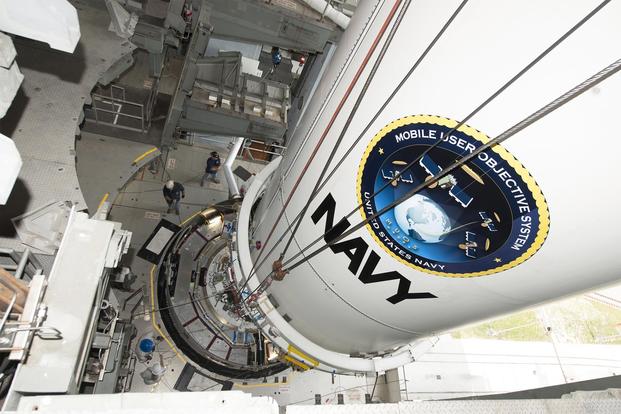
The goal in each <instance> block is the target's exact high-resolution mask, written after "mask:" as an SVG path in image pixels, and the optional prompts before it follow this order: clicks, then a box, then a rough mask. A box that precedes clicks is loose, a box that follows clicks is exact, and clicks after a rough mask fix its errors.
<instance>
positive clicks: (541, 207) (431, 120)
mask: <svg viewBox="0 0 621 414" xmlns="http://www.w3.org/2000/svg"><path fill="white" fill-rule="evenodd" d="M415 123H426V124H434V125H440V126H445V127H448V128H454V127H455V126H457V124H458V122H457V121H455V120H452V119H448V118H443V117H439V116H435V115H410V116H406V117H404V118H399V119H397V120H395V121H392V122H391V123H389V124H388V125H386V126H385V127H384V128H382V129H381V130H380V131H379V132H378V133H377V134H375V136H374V137H373V139H372V140H371V142H369V144H368V145H367V148H366V150H365V151H364V154H363V155H362V160H361V161H360V166H359V168H358V176H357V178H356V192H357V196H358V204H359V205H360V206H362V205H363V201H362V191H361V190H362V173H363V171H364V167H365V165H366V162H367V159H368V158H369V155H370V154H371V151H373V149H375V146H376V145H377V143H378V142H379V141H380V140H381V139H382V138H384V137H385V136H386V135H387V134H388V133H390V132H391V131H393V130H395V129H397V128H399V127H402V126H405V125H408V124H415ZM457 130H458V131H460V132H463V133H464V134H466V135H468V136H470V137H472V138H474V139H476V140H477V141H479V142H481V143H483V144H486V143H487V142H489V141H490V138H489V137H488V136H487V135H485V134H484V133H482V132H481V131H478V130H476V129H474V128H472V127H470V126H468V125H462V126H460V127H459V128H458V129H457ZM490 149H491V150H492V151H493V152H495V153H496V154H498V155H499V156H500V157H501V158H502V159H503V160H505V161H507V163H508V164H509V165H510V166H511V167H512V168H513V170H514V171H515V172H516V173H517V174H518V175H519V176H520V178H522V180H523V181H524V182H525V183H526V186H527V188H528V190H529V191H530V192H531V194H532V196H533V199H534V200H535V204H536V206H537V213H538V215H539V229H538V230H537V234H536V236H535V240H534V241H533V243H532V244H531V245H530V247H529V248H528V249H527V250H526V251H525V252H524V253H522V254H521V255H520V256H518V257H517V258H515V259H513V260H512V261H510V262H508V263H505V264H503V265H502V266H499V267H495V268H493V269H489V270H484V271H481V272H474V273H443V272H437V271H434V270H429V269H426V268H424V267H420V266H416V265H414V264H412V263H410V262H408V261H406V260H404V259H403V258H401V257H399V256H398V255H396V254H395V253H394V252H393V251H392V250H390V249H388V248H387V247H386V246H384V243H382V241H381V240H380V239H379V238H378V237H377V235H376V234H375V232H374V231H373V229H372V227H371V225H370V224H368V223H367V225H366V226H365V227H366V228H367V230H368V231H369V233H370V234H371V236H372V237H373V239H375V241H376V242H377V244H379V245H380V247H381V248H382V249H384V250H385V251H386V252H387V253H388V254H390V255H391V256H392V257H393V258H395V259H396V260H398V261H399V262H401V263H403V264H405V265H406V266H409V267H411V268H413V269H416V270H419V271H421V272H424V273H429V274H432V275H438V276H446V277H477V276H485V275H491V274H494V273H498V272H502V271H505V270H508V269H511V268H512V267H515V266H517V265H519V264H520V263H523V262H525V261H526V260H528V259H529V258H530V257H531V256H533V255H534V254H535V253H536V252H537V251H538V250H539V249H540V248H541V246H542V245H543V242H544V241H545V240H546V237H547V235H548V231H549V229H550V212H549V210H548V203H547V202H546V199H545V197H544V196H543V193H542V192H541V189H540V188H539V186H538V185H537V182H536V181H535V179H534V178H533V176H532V175H530V173H529V172H528V171H527V170H526V168H525V167H524V166H523V165H522V164H521V163H520V162H519V161H518V160H517V159H516V158H515V157H514V156H513V155H512V154H511V153H510V152H509V151H507V150H506V149H505V148H503V147H502V146H500V145H495V146H493V147H491V148H490ZM360 214H361V215H362V218H363V220H365V219H366V216H365V213H364V208H363V207H360Z"/></svg>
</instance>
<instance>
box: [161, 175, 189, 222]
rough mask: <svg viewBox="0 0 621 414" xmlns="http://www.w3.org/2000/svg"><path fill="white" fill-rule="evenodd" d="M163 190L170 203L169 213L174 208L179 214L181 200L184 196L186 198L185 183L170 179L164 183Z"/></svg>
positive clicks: (167, 201)
mask: <svg viewBox="0 0 621 414" xmlns="http://www.w3.org/2000/svg"><path fill="white" fill-rule="evenodd" d="M162 191H163V193H164V199H165V200H166V203H167V204H168V211H167V213H168V214H170V213H171V212H172V211H173V209H174V211H175V214H177V215H179V202H180V201H181V199H182V198H185V188H184V187H183V185H182V184H181V183H177V182H175V181H173V180H168V181H166V184H164V188H163V189H162Z"/></svg>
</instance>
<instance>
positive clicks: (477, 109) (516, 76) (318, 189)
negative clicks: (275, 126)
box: [281, 0, 611, 259]
mask: <svg viewBox="0 0 621 414" xmlns="http://www.w3.org/2000/svg"><path fill="white" fill-rule="evenodd" d="M610 1H611V0H604V1H603V2H601V3H600V4H599V5H598V6H597V7H596V8H595V9H593V10H592V11H591V12H590V13H589V14H587V15H586V16H585V17H584V18H582V19H581V20H580V21H579V22H578V23H576V24H575V25H574V26H573V27H572V28H571V29H569V30H568V31H567V32H565V33H564V34H563V35H562V36H561V37H559V38H558V39H557V40H556V41H555V42H554V43H552V44H551V45H550V46H549V47H548V48H547V49H545V50H544V51H543V52H541V53H540V54H539V56H537V57H536V58H535V59H533V60H532V61H531V62H530V63H529V64H528V65H526V66H525V67H524V68H523V69H522V70H520V71H519V72H518V73H517V74H516V75H514V76H513V77H512V78H511V79H510V80H509V81H507V82H506V83H505V84H504V85H502V86H501V87H500V88H499V89H498V90H497V91H496V92H494V93H493V94H492V95H490V96H489V97H488V98H487V99H486V100H485V101H484V102H483V103H481V104H480V105H479V106H478V107H477V108H475V109H474V110H473V111H472V112H470V114H468V115H467V116H466V117H465V118H463V119H462V120H461V121H460V122H459V123H458V124H457V125H455V126H454V127H453V128H451V129H450V130H449V131H448V132H447V133H446V136H450V135H451V134H452V133H453V132H455V131H456V130H458V129H459V128H460V127H461V126H463V125H464V124H465V123H466V122H468V121H469V120H470V119H471V118H472V117H473V116H475V115H476V114H477V113H479V112H480V111H481V110H482V109H483V108H485V107H486V106H487V105H488V104H489V103H490V102H491V101H493V100H494V99H495V98H496V97H498V96H499V95H500V94H501V93H502V92H504V91H505V90H506V89H507V88H508V87H509V86H511V85H512V84H513V83H514V82H515V81H517V80H518V79H519V78H521V77H522V76H523V75H524V74H525V73H526V72H528V71H529V70H530V69H531V68H532V67H533V66H535V65H536V64H537V63H538V62H539V61H540V60H541V59H543V58H544V57H545V56H546V55H548V54H549V53H550V52H551V51H552V50H554V49H555V48H556V47H557V46H558V45H559V44H561V43H562V42H563V41H564V40H565V39H567V38H568V37H569V36H570V35H571V34H572V33H574V32H575V31H576V30H577V29H578V28H580V26H582V25H583V24H584V23H586V22H587V21H588V20H589V19H591V18H592V17H593V16H594V15H595V14H597V12H599V11H600V10H601V9H602V8H603V7H604V6H605V5H606V4H608V3H609V2H610ZM460 7H461V5H460ZM458 11H459V9H458V10H457V11H456V12H458ZM435 40H436V39H434V41H435ZM417 63H418V62H417ZM415 66H416V64H415ZM413 68H414V66H413ZM411 71H413V70H411ZM410 74H411V73H410V72H409V73H408V74H407V75H406V78H404V80H403V81H402V82H401V83H399V85H397V87H396V89H395V91H394V92H393V93H392V94H391V95H390V97H389V99H392V98H393V97H394V96H395V95H396V93H397V92H398V90H399V89H400V88H401V87H402V86H403V83H405V80H407V77H409V75H410ZM388 103H389V101H387V102H385V103H384V105H382V106H381V107H380V109H379V110H378V111H377V112H376V114H375V116H374V117H373V118H372V120H371V122H369V123H368V124H367V126H366V128H365V129H364V130H363V131H362V133H361V134H360V135H359V136H358V138H357V139H356V140H355V141H354V142H353V144H352V145H351V146H350V148H349V150H348V151H347V152H346V153H345V154H344V155H343V156H342V157H341V159H340V160H339V162H338V163H337V165H336V166H335V167H334V168H333V169H332V171H331V172H330V174H329V175H328V177H327V178H326V180H325V181H324V182H323V183H322V184H321V185H320V186H318V188H317V191H313V192H312V193H311V196H310V198H309V200H308V201H307V203H306V205H305V206H304V208H303V209H302V211H301V212H300V214H298V217H300V218H299V219H298V217H296V218H295V219H294V221H295V220H298V222H297V224H296V227H295V230H297V229H298V228H299V225H300V221H301V218H303V215H304V213H305V212H306V210H307V209H308V207H309V205H310V203H311V202H312V200H313V199H314V198H315V196H316V195H317V194H318V193H319V191H320V190H321V189H322V188H323V187H324V186H325V184H326V183H327V182H328V180H330V178H332V176H333V175H334V173H335V172H336V170H337V169H338V168H339V167H340V166H341V164H342V163H343V161H344V160H345V159H346V158H347V156H349V154H350V153H351V151H353V149H354V148H355V147H356V145H357V144H358V142H359V141H360V140H361V139H362V137H363V136H364V134H365V133H366V132H367V131H368V129H369V128H370V127H371V125H372V123H373V122H374V121H375V119H377V117H379V115H380V114H381V112H382V111H383V110H384V108H385V107H386V105H388ZM441 143H442V141H441V140H437V141H436V142H435V143H433V144H432V145H431V146H429V147H428V148H427V149H426V150H425V151H423V152H422V153H421V154H420V155H419V156H418V157H417V158H416V159H414V160H413V161H412V162H410V163H409V164H408V165H406V166H405V167H404V168H403V169H402V170H401V171H398V172H397V174H395V177H394V179H395V180H397V179H398V178H399V177H400V176H401V175H402V174H403V173H404V172H405V171H406V170H407V169H409V168H410V167H412V166H413V165H415V164H416V163H418V162H419V161H420V160H421V159H422V158H423V157H424V156H425V155H426V154H428V153H429V152H430V151H431V150H432V149H434V148H435V147H437V146H438V145H440V144H441ZM324 168H325V167H324ZM320 179H321V178H320ZM391 183H392V181H389V182H386V183H384V185H382V186H381V187H380V188H379V189H378V190H377V191H375V193H373V194H371V196H370V197H369V199H373V198H374V197H375V196H376V195H378V194H379V193H381V192H382V191H384V190H385V189H386V188H387V187H388V186H389V185H390V184H391ZM360 207H362V205H359V206H357V207H356V208H355V209H354V210H352V211H351V212H350V213H349V214H348V215H346V216H345V218H348V217H350V216H351V215H352V214H354V213H355V212H356V211H357V210H358V209H359V208H360ZM295 230H294V232H293V233H292V234H291V236H290V237H289V241H288V243H287V247H286V248H285V252H286V249H287V248H288V247H289V245H290V243H291V239H292V238H293V236H294V235H295ZM283 255H284V254H283ZM283 255H281V259H282V257H283Z"/></svg>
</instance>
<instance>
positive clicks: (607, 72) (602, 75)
mask: <svg viewBox="0 0 621 414" xmlns="http://www.w3.org/2000/svg"><path fill="white" fill-rule="evenodd" d="M619 70H621V59H619V60H616V61H615V62H613V63H612V64H610V65H608V66H607V67H605V68H604V69H602V70H600V71H599V72H597V73H596V74H595V75H593V76H591V77H590V78H588V79H586V80H585V81H583V82H582V83H580V84H579V85H577V86H575V87H574V88H572V89H571V90H569V91H567V92H565V93H564V94H563V95H561V96H559V97H558V98H556V99H555V100H553V101H552V102H550V103H548V104H547V105H545V106H543V107H542V108H540V109H539V110H537V111H536V112H534V113H532V114H531V115H529V116H528V117H526V118H524V119H523V120H522V121H520V122H518V123H517V124H515V125H513V126H512V127H510V128H509V129H507V130H506V131H505V132H503V133H502V134H500V135H498V136H497V137H496V138H494V139H492V140H490V141H489V142H488V143H487V144H484V145H482V146H480V147H478V148H477V149H475V150H474V151H472V153H470V154H468V155H466V156H464V157H462V158H460V159H459V160H457V161H456V162H454V163H453V164H451V165H450V166H448V167H447V168H445V169H443V170H442V171H441V172H440V173H438V174H437V175H435V176H434V177H433V178H431V179H429V180H427V181H425V182H424V183H422V184H419V185H418V186H416V187H415V188H414V189H412V190H411V191H409V192H407V193H406V194H405V195H403V196H402V197H399V198H398V199H396V200H394V201H392V202H391V203H389V204H388V205H387V206H385V207H384V208H382V209H381V210H379V211H377V212H376V213H374V214H372V215H371V216H369V217H367V218H366V219H365V220H363V221H362V222H360V223H358V224H356V225H355V226H353V227H352V228H350V229H349V230H347V231H345V232H343V233H342V234H341V235H339V236H337V237H335V238H334V239H332V240H330V242H329V243H326V244H325V245H324V246H322V247H320V248H318V249H317V250H315V251H314V252H312V253H310V254H309V255H307V256H305V257H304V258H303V259H301V260H299V261H298V262H296V263H294V264H292V265H291V266H289V267H286V268H284V269H283V271H286V272H288V271H291V270H293V269H295V268H296V267H298V266H300V265H301V264H302V263H304V262H306V261H308V260H310V259H311V258H313V257H314V256H316V255H318V254H319V253H321V252H322V251H324V250H325V249H327V248H328V247H330V246H332V245H334V244H335V243H338V242H339V241H340V240H342V239H343V238H345V237H347V236H349V235H351V234H352V233H354V232H355V231H357V230H358V229H360V228H362V227H363V226H365V225H366V224H367V223H369V222H371V221H373V220H375V219H376V218H377V217H379V216H381V215H382V214H384V213H386V212H387V211H389V210H390V209H392V208H393V207H395V206H396V205H398V204H400V203H401V202H403V201H405V200H407V199H408V198H410V197H412V196H413V195H414V194H416V193H418V192H419V191H420V190H422V189H424V188H425V187H427V186H429V185H431V184H433V183H435V182H437V181H438V180H439V179H441V178H442V177H444V176H445V175H446V174H448V173H450V172H451V171H453V170H454V169H456V168H459V167H461V166H462V165H464V164H465V163H466V162H468V161H469V160H471V159H472V158H474V157H476V156H477V155H478V154H480V153H481V152H483V151H485V150H487V149H488V148H491V147H493V146H495V145H498V144H500V143H502V142H504V141H506V140H507V139H509V138H510V137H512V136H514V135H515V134H517V133H518V132H520V131H521V130H523V129H524V128H526V127H528V126H529V125H531V124H533V123H534V122H536V121H538V120H539V119H541V118H543V117H544V116H546V115H548V114H549V113H551V112H553V111H554V110H556V109H558V108H559V107H561V106H563V105H565V104H566V103H567V102H569V101H571V100H572V99H574V98H576V97H577V96H579V95H581V94H582V93H584V92H585V91H587V90H588V89H590V88H592V87H593V86H595V85H597V84H599V83H600V82H602V81H603V80H605V79H607V78H608V77H610V76H612V75H613V74H615V73H617V72H618V71H619ZM326 234H327V233H325V234H324V235H323V236H321V237H320V238H319V240H321V239H322V238H323V237H324V236H325V235H326ZM314 243H316V241H315V242H313V243H311V244H310V245H309V246H307V247H306V248H304V249H303V250H302V251H300V252H299V253H297V254H296V255H294V256H293V257H291V259H289V260H287V261H286V262H285V263H284V264H283V265H284V266H286V265H287V264H289V263H291V262H292V261H293V260H295V259H296V258H297V257H299V256H300V255H302V254H303V253H304V252H305V251H306V250H307V249H308V248H310V247H311V246H312V245H313V244H314Z"/></svg>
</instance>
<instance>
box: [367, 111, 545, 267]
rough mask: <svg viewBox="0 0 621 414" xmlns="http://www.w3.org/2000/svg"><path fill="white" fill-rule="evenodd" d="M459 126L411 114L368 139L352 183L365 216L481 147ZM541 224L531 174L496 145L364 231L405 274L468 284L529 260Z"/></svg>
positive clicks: (540, 201) (540, 202)
mask: <svg viewBox="0 0 621 414" xmlns="http://www.w3.org/2000/svg"><path fill="white" fill-rule="evenodd" d="M457 124H458V123H457V122H456V121H454V120H449V119H446V118H441V117H437V116H430V115H417V116H409V117H406V118H401V119H398V120H396V121H394V122H392V123H390V124H389V125H387V126H386V127H384V128H383V129H382V130H381V131H380V132H379V133H378V134H377V135H376V136H375V137H374V138H373V139H372V140H371V142H370V143H369V145H368V146H367V149H366V151H365V153H364V156H363V158H362V162H361V163H360V168H359V172H358V178H357V187H358V188H357V193H358V199H359V202H360V204H361V205H363V207H362V208H361V214H362V216H363V218H364V219H366V218H368V217H370V216H372V215H373V214H375V213H376V212H377V211H379V210H381V209H382V208H384V207H386V206H387V205H389V204H390V203H392V202H393V201H395V200H397V199H400V198H402V197H403V196H404V195H406V194H407V193H408V192H410V191H412V190H413V189H414V188H415V187H417V186H419V185H421V184H422V183H424V182H425V181H428V180H430V179H431V178H433V177H435V176H437V175H439V174H440V173H441V172H442V170H443V168H446V167H448V166H449V165H451V164H453V163H454V162H455V161H457V160H458V159H460V158H461V157H463V156H465V155H468V154H469V153H471V152H472V151H474V150H475V149H476V148H477V147H479V146H481V145H483V144H485V143H486V142H488V141H489V137H487V136H486V135H485V134H483V133H481V132H479V131H477V130H475V129H473V128H470V127H468V126H466V125H463V126H461V127H460V128H459V129H457V130H455V131H451V130H452V129H453V128H454V127H455V126H456V125H457ZM449 132H450V134H449ZM438 140H439V141H440V143H439V144H438V145H437V146H436V147H434V148H432V149H430V150H429V151H427V150H428V149H429V148H430V147H431V146H432V145H434V144H435V143H436V142H438ZM412 163H413V164H412ZM410 164H412V165H411V166H409V165H410ZM408 166H409V168H406V167H408ZM382 187H385V188H384V189H383V190H381V189H382ZM549 223H550V220H549V212H548V207H547V204H546V201H545V198H544V196H543V194H542V192H541V190H540V189H539V186H538V185H537V183H536V182H535V180H534V179H533V177H532V176H531V175H530V174H529V173H528V171H526V169H525V168H524V167H523V166H522V164H520V163H519V162H518V161H517V160H516V159H515V157H513V155H511V154H510V153H509V152H508V151H507V150H506V149H504V148H503V147H501V146H500V145H496V146H494V147H492V148H490V149H487V150H486V151H483V152H481V153H480V154H478V155H477V156H476V157H475V158H473V159H472V160H470V161H469V162H468V163H466V164H464V165H462V166H461V167H460V168H458V169H455V170H453V171H451V172H450V173H449V174H446V175H444V176H442V177H441V178H440V179H438V180H437V181H436V182H434V183H432V184H430V185H429V186H427V187H425V188H424V189H423V190H421V191H419V192H417V193H416V194H413V195H412V196H410V197H409V198H407V199H405V200H404V201H402V202H401V203H400V204H398V205H396V206H395V207H394V208H392V209H390V210H389V211H387V212H386V213H384V214H382V215H381V216H380V217H377V218H375V219H373V220H371V221H370V222H369V224H368V225H367V228H368V229H369V231H370V232H371V235H372V236H373V237H374V239H375V240H376V241H377V242H378V243H379V245H380V246H381V247H382V248H383V249H384V250H386V251H387V252H389V253H390V254H391V255H392V256H393V257H395V258H396V259H397V260H399V261H401V262H402V263H405V264H407V265H408V266H410V267H413V268H415V269H418V270H421V271H423V272H427V273H432V274H437V275H442V276H452V277H471V276H483V275H488V274H492V273H496V272H500V271H503V270H506V269H509V268H511V267H513V266H516V265H518V264H520V263H522V262H524V261H525V260H527V259H528V258H529V257H531V256H532V255H533V254H535V253H536V252H537V250H538V249H539V248H540V247H541V245H542V244H543V242H544V241H545V238H546V236H547V234H548V229H549Z"/></svg>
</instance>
